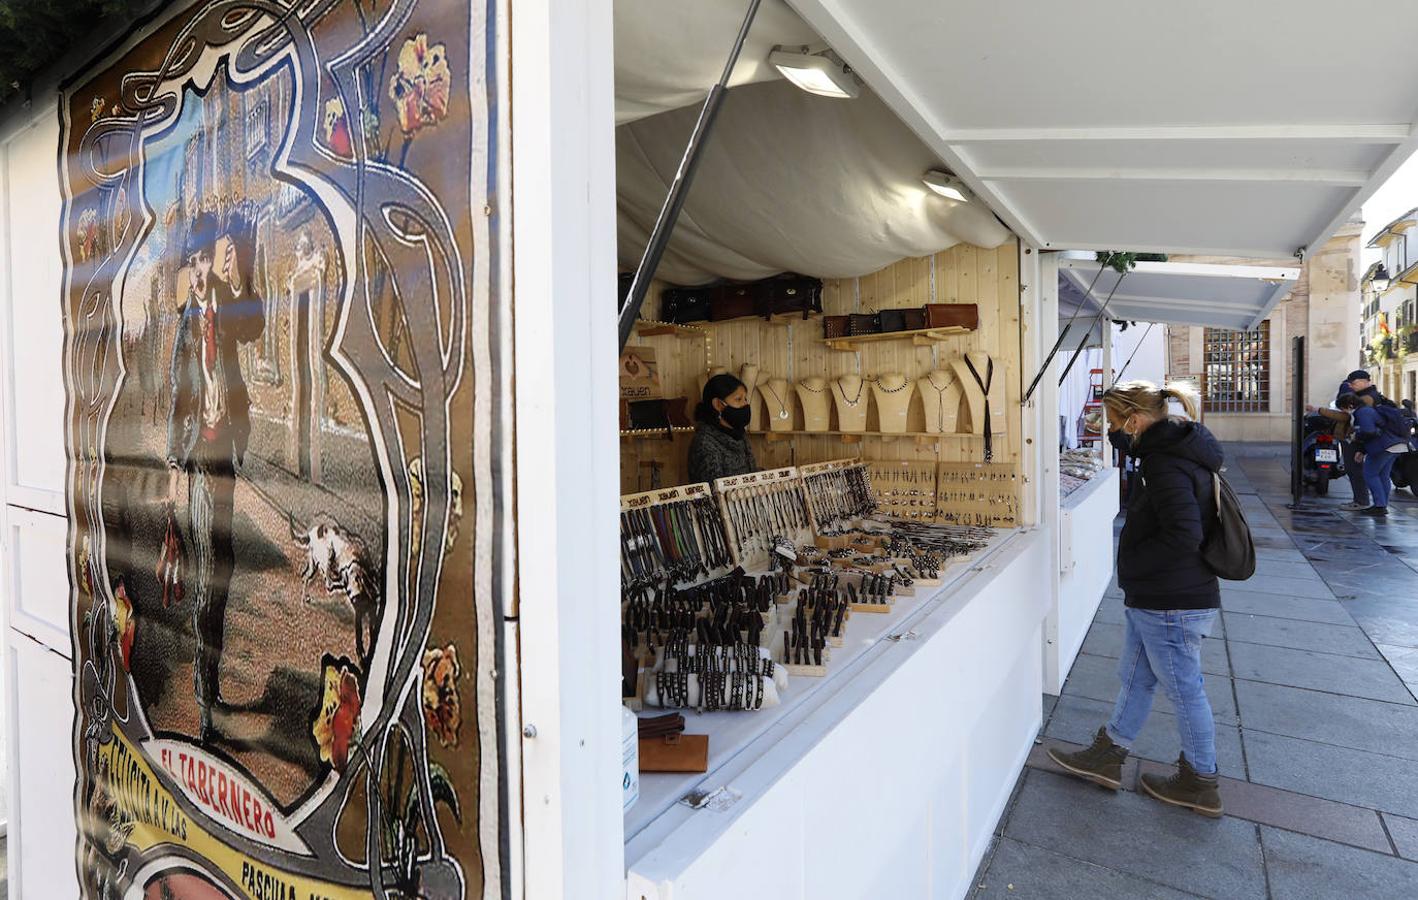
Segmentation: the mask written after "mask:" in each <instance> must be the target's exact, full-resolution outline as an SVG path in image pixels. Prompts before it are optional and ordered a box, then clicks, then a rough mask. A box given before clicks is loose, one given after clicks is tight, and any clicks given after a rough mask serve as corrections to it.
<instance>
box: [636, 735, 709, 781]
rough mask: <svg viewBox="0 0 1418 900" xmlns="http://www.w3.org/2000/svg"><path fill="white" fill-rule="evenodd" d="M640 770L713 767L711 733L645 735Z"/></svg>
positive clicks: (678, 769)
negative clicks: (710, 761)
mask: <svg viewBox="0 0 1418 900" xmlns="http://www.w3.org/2000/svg"><path fill="white" fill-rule="evenodd" d="M640 771H642V772H707V771H709V735H707V734H670V735H666V736H664V737H651V738H646V737H642V738H641V739H640Z"/></svg>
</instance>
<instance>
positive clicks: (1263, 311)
mask: <svg viewBox="0 0 1418 900" xmlns="http://www.w3.org/2000/svg"><path fill="white" fill-rule="evenodd" d="M1100 265H1101V263H1098V262H1096V261H1094V260H1091V259H1088V260H1084V259H1061V260H1059V278H1060V281H1061V282H1062V284H1061V285H1060V296H1059V305H1060V315H1061V316H1062V315H1063V310H1064V309H1065V308H1068V309H1072V308H1074V306H1075V305H1076V304H1078V303H1079V302H1080V301H1082V303H1083V312H1082V313H1080V316H1079V318H1080V319H1085V318H1087V317H1089V316H1092V315H1096V313H1097V311H1098V309H1099V308H1101V306H1102V304H1103V303H1104V302H1105V301H1106V302H1107V303H1108V315H1107V318H1109V319H1126V320H1130V321H1138V322H1163V323H1166V324H1169V325H1210V326H1213V327H1216V328H1236V329H1242V330H1243V329H1247V328H1254V327H1255V326H1256V325H1258V324H1259V323H1260V321H1261V320H1262V319H1264V318H1265V317H1266V316H1267V315H1269V314H1270V311H1271V309H1272V308H1274V306H1275V304H1276V303H1278V302H1279V301H1280V299H1281V298H1282V297H1284V296H1285V295H1286V294H1287V293H1288V292H1289V291H1290V288H1292V287H1294V285H1295V280H1296V278H1298V277H1299V274H1300V270H1299V269H1297V268H1293V267H1281V266H1232V265H1217V264H1214V263H1185V262H1140V263H1137V265H1136V268H1134V269H1132V270H1131V271H1129V272H1128V273H1127V274H1126V275H1120V274H1119V273H1118V272H1117V271H1116V270H1114V269H1111V268H1105V269H1103V271H1102V273H1101V274H1099V271H1098V269H1099V266H1100ZM1095 276H1097V283H1096V284H1094V277H1095ZM1090 284H1091V285H1093V290H1092V294H1091V297H1089V298H1087V299H1086V300H1085V299H1084V298H1083V294H1084V292H1085V291H1087V290H1088V287H1089V285H1090ZM1110 293H1111V294H1112V299H1111V300H1109V299H1108V295H1109V294H1110Z"/></svg>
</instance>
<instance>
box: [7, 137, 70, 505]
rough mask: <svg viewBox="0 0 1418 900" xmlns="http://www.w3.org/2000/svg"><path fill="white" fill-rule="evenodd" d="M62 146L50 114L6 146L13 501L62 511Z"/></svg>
mask: <svg viewBox="0 0 1418 900" xmlns="http://www.w3.org/2000/svg"><path fill="white" fill-rule="evenodd" d="M58 146H59V122H58V118H57V116H56V114H55V112H54V110H53V109H50V110H48V111H46V112H42V113H39V114H36V116H35V118H34V120H33V123H32V124H31V125H30V126H29V127H27V128H25V129H23V130H21V131H20V132H18V133H17V134H15V135H14V136H13V137H11V138H10V139H9V140H8V141H6V142H5V144H4V145H3V148H0V150H2V151H3V152H0V165H2V166H3V171H0V177H2V178H3V181H0V186H3V194H0V196H3V197H4V198H5V202H4V207H3V208H2V209H0V228H3V242H0V250H3V254H4V256H3V262H4V265H3V267H2V268H3V280H0V293H3V298H4V300H5V304H4V316H3V330H4V334H3V337H4V347H3V351H4V352H3V359H4V361H5V365H4V367H3V368H4V372H3V374H0V382H3V385H4V411H5V432H6V437H7V439H6V441H5V474H6V481H7V485H8V488H7V491H6V495H7V496H6V499H7V500H8V501H9V502H10V503H18V504H20V505H23V506H29V507H33V508H35V509H45V510H49V511H50V512H55V513H60V512H63V510H64V475H65V471H64V470H65V465H64V460H65V454H64V382H63V379H62V377H61V374H62V352H63V342H64V328H63V318H62V313H61V306H60V293H61V281H60V278H61V275H60V270H61V263H60V246H59V209H60V205H61V197H60V193H59V175H58V166H57V165H56V161H55V156H54V154H55V152H56V150H55V148H57V147H58ZM20 438H23V439H22V440H21V439H20Z"/></svg>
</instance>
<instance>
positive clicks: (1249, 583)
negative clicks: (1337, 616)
mask: <svg viewBox="0 0 1418 900" xmlns="http://www.w3.org/2000/svg"><path fill="white" fill-rule="evenodd" d="M1222 586H1223V587H1227V588H1233V589H1236V590H1244V591H1251V592H1252V593H1256V594H1279V595H1280V596H1282V597H1320V598H1322V599H1325V600H1333V599H1334V592H1333V591H1331V590H1330V589H1329V586H1328V585H1327V584H1325V583H1324V581H1323V580H1322V579H1319V578H1287V577H1283V576H1280V575H1252V576H1251V577H1250V578H1247V579H1246V580H1245V581H1224V582H1222Z"/></svg>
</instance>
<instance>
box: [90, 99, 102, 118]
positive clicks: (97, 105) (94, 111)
mask: <svg viewBox="0 0 1418 900" xmlns="http://www.w3.org/2000/svg"><path fill="white" fill-rule="evenodd" d="M103 105H104V99H103V98H102V97H95V98H94V99H93V100H92V101H91V102H90V103H89V121H90V122H97V121H98V120H99V119H101V118H103Z"/></svg>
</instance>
